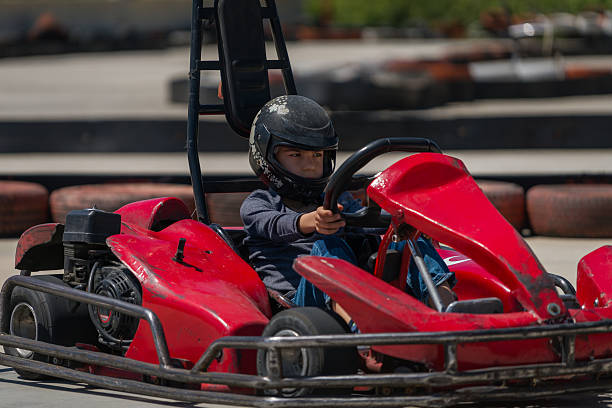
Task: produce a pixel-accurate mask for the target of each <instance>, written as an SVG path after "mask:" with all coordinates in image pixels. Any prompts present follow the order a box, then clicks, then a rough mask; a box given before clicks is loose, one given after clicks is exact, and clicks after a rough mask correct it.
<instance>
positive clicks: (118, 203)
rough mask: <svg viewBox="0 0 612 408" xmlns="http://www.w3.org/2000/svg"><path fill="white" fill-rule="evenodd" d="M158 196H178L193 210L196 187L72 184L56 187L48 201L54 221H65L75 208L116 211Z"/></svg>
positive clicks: (160, 184) (144, 184) (153, 184)
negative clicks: (194, 189) (127, 205)
mask: <svg viewBox="0 0 612 408" xmlns="http://www.w3.org/2000/svg"><path fill="white" fill-rule="evenodd" d="M156 197H176V198H179V199H181V200H182V201H183V202H184V203H185V204H186V205H187V208H188V209H189V211H190V212H193V210H194V208H195V203H194V200H193V189H192V187H191V186H190V185H187V184H164V183H117V184H91V185H83V186H71V187H64V188H60V189H57V190H54V191H53V192H52V193H51V198H50V200H49V201H50V206H51V216H52V218H53V220H54V221H55V222H61V223H64V222H65V221H66V214H67V213H68V212H70V211H72V210H79V209H83V208H91V207H92V206H93V205H95V206H96V208H99V209H101V210H105V211H115V210H117V209H118V208H120V207H123V206H124V205H126V204H129V203H132V202H134V201H140V200H147V199H150V198H156Z"/></svg>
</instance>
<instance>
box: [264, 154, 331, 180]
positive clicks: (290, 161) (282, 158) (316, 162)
mask: <svg viewBox="0 0 612 408" xmlns="http://www.w3.org/2000/svg"><path fill="white" fill-rule="evenodd" d="M275 155H276V160H277V161H278V162H279V163H280V164H281V166H283V167H284V168H285V170H287V171H289V172H290V173H293V174H295V175H296V176H299V177H303V178H310V179H318V178H321V177H323V151H322V150H302V149H298V148H295V147H288V146H279V147H278V148H277V149H276V153H275Z"/></svg>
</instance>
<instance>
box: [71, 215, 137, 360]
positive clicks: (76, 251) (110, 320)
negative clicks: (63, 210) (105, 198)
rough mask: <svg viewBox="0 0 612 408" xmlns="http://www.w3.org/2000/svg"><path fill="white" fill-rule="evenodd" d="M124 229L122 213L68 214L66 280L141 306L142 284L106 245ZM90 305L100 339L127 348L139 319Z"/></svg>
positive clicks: (77, 285) (89, 290)
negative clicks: (122, 227)
mask: <svg viewBox="0 0 612 408" xmlns="http://www.w3.org/2000/svg"><path fill="white" fill-rule="evenodd" d="M120 231H121V216H120V215H119V214H114V213H109V212H106V211H101V210H98V209H95V208H92V209H86V210H76V211H71V212H70V213H68V215H67V216H66V224H65V229H64V237H63V244H64V277H63V280H64V282H66V283H68V284H69V285H71V286H73V287H74V288H76V289H82V290H87V291H88V292H91V293H95V294H97V295H101V296H106V297H109V298H113V299H118V300H122V301H125V302H129V303H133V304H137V305H140V304H142V290H141V287H140V283H139V282H138V280H137V279H136V278H135V277H134V275H133V274H132V273H131V271H130V270H128V269H127V268H126V267H125V266H124V265H123V264H121V263H120V262H118V261H117V259H116V258H115V256H114V255H113V254H112V252H111V251H110V249H109V248H108V246H107V245H106V238H107V237H109V236H111V235H115V234H118V233H119V232H120ZM88 308H89V316H90V318H91V320H92V322H93V324H94V326H95V327H96V329H97V330H98V333H99V342H100V343H102V344H104V345H106V346H108V347H110V348H112V349H115V350H125V349H127V347H128V346H129V344H130V342H131V340H132V338H133V337H134V334H135V333H136V329H137V328H138V319H137V318H134V317H131V316H128V315H125V314H121V313H117V312H114V311H111V310H108V309H105V308H103V307H99V306H95V305H89V306H88Z"/></svg>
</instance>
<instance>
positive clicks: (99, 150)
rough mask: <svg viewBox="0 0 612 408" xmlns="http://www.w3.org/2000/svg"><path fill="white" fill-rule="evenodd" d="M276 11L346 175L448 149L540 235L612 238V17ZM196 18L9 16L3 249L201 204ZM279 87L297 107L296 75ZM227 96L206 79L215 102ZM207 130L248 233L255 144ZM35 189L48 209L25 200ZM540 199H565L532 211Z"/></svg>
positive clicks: (210, 52) (556, 7)
mask: <svg viewBox="0 0 612 408" xmlns="http://www.w3.org/2000/svg"><path fill="white" fill-rule="evenodd" d="M211 3H212V2H211V1H205V5H210V4H211ZM276 3H277V7H278V10H279V14H280V18H281V22H282V25H283V30H284V34H285V38H286V40H287V48H288V51H289V56H290V58H291V61H292V66H293V71H294V75H295V78H296V83H297V88H298V92H299V93H301V94H303V95H305V96H309V97H311V98H313V99H315V100H316V101H318V102H319V103H321V104H322V105H324V106H325V107H326V108H327V109H328V110H329V111H330V113H331V115H332V118H333V120H334V123H335V126H336V128H337V130H338V132H339V134H340V135H341V142H340V150H341V153H340V159H341V160H342V159H344V158H345V157H347V156H348V154H349V153H350V152H352V151H355V150H358V149H359V148H361V147H362V146H363V145H365V144H366V143H368V142H370V141H372V140H374V139H377V138H380V137H393V136H416V137H427V138H431V139H433V140H434V141H436V142H437V143H438V144H439V145H440V146H441V147H442V148H443V149H444V150H445V151H446V152H448V153H449V154H452V155H454V156H456V157H458V158H460V159H462V160H463V161H464V162H465V163H466V165H467V166H468V168H469V169H470V171H471V172H472V174H473V175H474V176H475V177H476V178H477V179H478V181H479V183H480V185H481V188H482V189H483V190H484V191H485V193H486V194H487V195H488V196H489V198H490V199H491V200H492V201H493V202H494V203H495V204H496V206H497V207H498V209H500V211H501V212H502V213H503V214H504V215H505V216H506V217H507V218H509V219H510V218H512V221H511V222H512V223H513V225H514V226H515V227H516V228H517V230H519V231H521V232H522V233H523V234H525V235H552V236H571V237H591V238H593V237H610V236H612V218H611V217H612V211H611V209H612V201H611V200H612V193H611V192H610V189H611V188H612V187H611V183H612V181H611V180H612V154H611V153H612V137H610V129H611V128H612V126H611V125H612V121H611V118H612V116H611V115H612V103H611V102H612V97H611V94H612V55H610V53H612V0H557V1H552V0H537V1H536V0H506V1H503V0H452V1H451V0H443V1H442V0H439V1H425V0H412V1H403V0H379V1H376V2H372V1H366V0H301V1H298V0H277V2H276ZM190 14H191V1H190V0H122V1H117V0H96V1H94V0H46V1H45V0H31V1H28V2H23V1H18V0H0V181H1V182H3V184H0V195H3V197H4V198H3V200H4V203H5V204H2V202H3V201H0V210H3V211H0V217H3V218H2V219H0V221H1V222H0V225H3V227H2V228H0V234H3V235H5V236H16V235H18V234H19V233H21V232H22V231H23V229H25V228H27V227H28V226H30V225H33V224H35V223H37V222H44V221H50V220H54V221H58V222H61V221H62V220H63V217H64V216H65V213H66V212H67V211H69V210H70V209H72V208H74V207H77V208H80V206H87V205H91V204H97V205H98V206H102V207H104V208H105V209H108V210H114V209H116V208H117V207H118V206H120V205H122V204H125V203H126V202H129V201H130V200H131V201H133V200H135V199H140V198H143V197H147V196H150V195H151V194H153V195H165V194H166V191H167V190H164V188H170V187H168V186H172V188H174V187H176V186H177V185H180V186H183V187H186V188H187V190H186V191H185V197H187V198H186V200H189V195H190V192H189V190H188V184H189V179H188V168H187V161H186V158H185V155H184V146H185V137H186V118H187V104H186V102H187V88H188V86H187V85H188V83H187V71H188V65H189V61H188V58H189V55H188V54H189V38H190V34H189V30H190V21H191V16H190ZM267 28H268V27H267V26H266V27H265V29H266V33H267V34H266V35H268V37H269V36H270V34H269V30H267ZM204 29H205V35H204V46H203V58H204V59H215V58H216V53H217V51H216V43H215V41H216V39H215V30H214V27H212V26H210V25H209V24H204ZM268 53H269V57H270V58H274V57H275V51H274V48H273V46H272V44H271V43H270V44H269V48H268ZM270 82H271V87H272V91H273V94H275V95H276V94H280V93H282V81H281V76H280V72H274V71H273V72H271V73H270ZM218 85H219V77H218V75H215V74H209V73H206V74H203V79H202V83H201V98H200V99H201V103H218V102H219V99H218V96H217V93H218V92H217V91H218ZM200 122H201V125H200V145H199V147H200V150H201V151H202V165H203V169H204V175H205V179H206V180H208V181H210V182H211V183H212V184H211V187H210V188H212V190H210V191H212V192H215V193H219V195H218V196H217V198H216V199H214V200H213V198H212V197H213V196H212V195H211V198H210V200H209V205H210V206H211V212H212V213H213V215H214V216H215V217H218V218H217V221H220V222H221V223H222V224H225V225H229V224H232V225H236V224H239V223H240V220H239V219H238V218H237V213H236V207H237V205H239V203H240V201H241V200H242V197H243V195H240V194H238V195H233V196H232V195H231V194H232V193H234V192H232V191H228V190H230V188H229V187H222V186H223V180H226V179H227V177H230V176H236V175H239V176H244V177H251V175H252V173H251V170H250V168H249V167H248V164H247V160H246V151H247V148H248V145H247V141H246V140H244V139H242V138H240V137H239V136H237V135H236V134H234V133H233V131H232V130H231V129H230V128H229V126H227V125H226V123H225V121H224V119H223V118H221V117H202V119H201V121H200ZM397 158H398V156H397V155H395V156H394V155H391V156H390V157H389V158H386V159H384V160H383V159H381V160H382V161H379V162H377V163H373V164H372V165H371V166H369V167H368V168H366V169H364V172H365V173H370V174H372V173H375V172H376V171H379V170H381V169H382V168H384V167H385V166H387V165H388V164H390V163H392V162H393V161H394V160H397ZM23 182H30V183H35V184H37V185H38V186H42V188H43V189H44V191H45V192H46V193H45V194H47V197H48V199H46V198H44V196H41V195H37V194H34V193H31V192H30V193H28V194H31V195H32V197H34V198H27V199H26V198H24V197H25V196H24V194H26V193H24V192H22V190H21V189H26V190H27V191H29V190H28V187H24V185H23V184H20V185H19V186H16V185H15V183H23ZM11 183H12V184H11ZM142 183H157V186H156V187H152V188H150V189H145V190H147V192H146V193H143V192H141V190H142V187H138V185H139V184H142ZM160 183H164V184H165V185H166V187H163V186H162V185H161V184H160ZM92 184H93V185H95V186H97V187H95V188H89V187H88V189H87V190H85V189H84V188H83V187H82V186H83V185H92ZM119 184H120V185H122V186H121V188H122V190H121V191H122V192H121V193H118V192H116V191H115V192H114V190H113V191H108V190H105V189H102V187H101V186H104V188H108V185H112V186H114V187H113V188H115V187H116V185H119ZM126 184H128V186H127V187H126V186H125V185H126ZM568 185H569V186H570V187H568ZM539 186H545V187H546V188H549V189H552V190H553V191H552V192H550V191H545V192H539V193H538V192H537V191H538V189H536V190H535V192H532V193H531V195H530V193H529V191H530V190H532V189H533V188H534V187H538V188H539V189H542V188H543V187H539ZM551 186H553V187H551ZM555 186H560V187H555ZM149 187H150V186H149ZM561 187H562V190H563V191H561V192H560V191H558V190H559V189H560V188H561ZM37 188H39V187H37ZM75 188H76V190H75ZM117 188H118V187H117ZM568 188H569V190H568ZM67 189H68V190H67ZM70 189H72V190H70ZM135 189H136V190H138V191H140V192H139V193H136V192H134V191H136V190H135ZM576 189H582V190H576ZM585 189H587V190H588V191H587V190H585ZM26 190H24V191H26ZM85 191H88V193H85ZM92 191H93V192H92ZM126 191H128V192H126ZM173 191H174V190H173ZM536 193H537V194H536ZM40 194H43V193H40ZM174 194H175V195H176V194H178V193H176V192H174ZM530 196H531V198H530ZM540 196H542V197H543V198H541V197H540ZM109 197H115V199H112V198H109ZM222 197H223V198H222ZM538 197H540V198H538ZM28 200H30V201H29V202H32V203H37V205H38V206H35V205H34V204H31V205H25V204H24V203H26V202H27V201H28ZM228 200H229V201H228ZM232 200H233V201H232ZM575 200H579V201H578V202H575ZM47 202H48V205H47V204H45V205H43V203H47ZM559 203H561V204H559ZM35 207H36V208H37V209H34V208H35ZM553 210H554V211H553ZM34 214H36V217H34ZM510 214H512V215H510ZM559 214H561V215H559ZM587 219H588V220H590V221H588V222H587ZM542 220H544V221H545V223H544V221H542ZM540 221H541V222H540ZM538 222H539V223H540V224H542V225H536V224H538ZM544 224H545V225H544ZM551 225H552V226H551ZM568 225H569V226H571V228H570V227H568Z"/></svg>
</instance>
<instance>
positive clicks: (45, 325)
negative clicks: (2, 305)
mask: <svg viewBox="0 0 612 408" xmlns="http://www.w3.org/2000/svg"><path fill="white" fill-rule="evenodd" d="M32 279H40V280H44V281H47V282H52V283H55V284H61V285H65V286H66V287H69V286H68V285H67V284H65V283H64V282H63V281H62V280H61V279H59V278H58V277H56V276H52V275H43V276H36V277H32ZM8 314H9V315H10V318H9V333H10V334H12V335H15V336H20V337H26V338H29V339H33V340H39V341H44V342H48V343H52V344H58V345H62V346H74V344H75V343H76V342H85V343H93V342H95V341H96V339H97V334H96V331H95V328H94V327H93V325H92V324H91V321H90V320H89V315H88V313H87V305H84V304H77V303H75V302H73V301H70V300H68V299H64V298H60V297H57V296H54V295H50V294H48V293H43V292H38V291H34V290H31V289H27V288H23V287H19V286H18V287H15V289H13V292H12V293H11V301H10V306H9V310H8ZM4 351H5V352H6V353H7V354H10V355H12V356H16V357H24V358H28V359H32V360H37V361H42V362H54V363H62V362H59V361H52V360H51V359H50V358H49V357H48V356H45V355H41V354H38V353H34V352H31V351H29V350H22V349H19V348H13V347H4ZM15 371H16V372H17V374H19V375H20V376H21V377H22V378H25V379H27V380H40V379H43V378H45V376H44V375H42V374H38V373H33V372H30V371H24V370H20V369H15Z"/></svg>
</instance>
